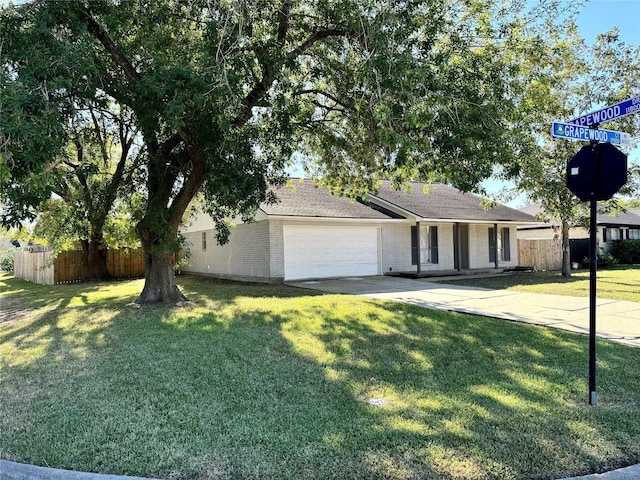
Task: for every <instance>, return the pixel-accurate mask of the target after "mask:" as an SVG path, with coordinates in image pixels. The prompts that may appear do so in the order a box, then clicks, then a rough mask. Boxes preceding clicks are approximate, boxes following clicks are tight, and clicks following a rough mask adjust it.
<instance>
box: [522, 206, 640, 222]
mask: <svg viewBox="0 0 640 480" xmlns="http://www.w3.org/2000/svg"><path fill="white" fill-rule="evenodd" d="M520 211H521V212H526V213H530V214H532V215H536V214H537V213H539V212H541V211H542V209H541V207H540V204H538V203H534V204H532V205H527V206H526V207H524V208H522V209H520ZM596 222H597V224H598V225H604V226H611V227H635V228H640V210H629V211H627V212H620V213H619V214H618V215H615V216H611V215H603V214H598V216H597V219H596ZM546 223H547V224H553V225H556V224H557V225H559V224H560V222H559V221H558V220H555V219H550V220H548V221H547V222H546Z"/></svg>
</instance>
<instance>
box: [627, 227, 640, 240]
mask: <svg viewBox="0 0 640 480" xmlns="http://www.w3.org/2000/svg"><path fill="white" fill-rule="evenodd" d="M627 238H629V239H630V240H640V228H630V229H629V236H628V237H627Z"/></svg>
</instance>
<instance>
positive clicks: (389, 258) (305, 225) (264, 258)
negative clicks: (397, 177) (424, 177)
mask: <svg viewBox="0 0 640 480" xmlns="http://www.w3.org/2000/svg"><path fill="white" fill-rule="evenodd" d="M425 186H426V185H425V184H423V183H417V182H416V183H412V184H411V185H410V187H411V188H410V190H409V191H395V190H393V189H391V187H390V184H389V182H382V185H381V187H380V189H379V190H378V192H377V193H376V194H375V195H368V196H367V198H366V199H359V200H358V201H352V200H350V199H348V198H345V197H338V196H333V195H331V194H330V193H329V192H328V191H327V190H326V189H322V188H316V187H315V185H314V184H313V182H312V181H311V180H305V181H300V180H297V179H293V180H292V182H291V185H290V186H286V187H281V188H277V189H276V190H275V192H276V195H277V196H278V198H279V202H278V203H276V204H273V205H266V204H265V205H262V206H261V207H260V208H259V209H258V211H257V212H256V214H255V217H254V221H253V222H252V223H242V222H238V224H237V225H236V226H235V227H234V228H232V231H231V235H230V237H229V242H228V243H227V244H226V245H223V246H220V245H218V244H217V243H216V240H215V230H214V223H213V221H212V219H211V218H209V217H208V216H207V215H199V216H198V217H197V218H195V219H194V220H193V221H192V222H191V223H190V224H189V225H188V226H185V227H184V228H183V229H182V230H181V233H182V235H183V236H184V237H185V238H186V239H187V242H188V244H189V245H190V248H189V250H190V257H189V260H188V264H187V265H185V266H183V267H181V270H182V271H184V272H189V273H194V274H201V275H208V276H212V277H218V278H230V279H235V280H248V281H259V282H280V281H283V280H284V281H289V280H302V279H313V278H331V277H348V276H366V275H381V274H396V273H400V272H413V273H414V274H425V273H428V272H431V273H434V272H444V271H452V270H468V269H487V268H506V267H515V266H517V264H518V258H517V245H516V226H517V225H521V224H532V223H535V222H536V220H535V219H534V218H533V217H531V216H530V215H527V214H525V213H522V212H520V211H518V210H515V209H512V208H509V207H506V206H504V205H498V206H496V207H495V208H490V209H485V208H483V206H482V200H481V198H480V197H478V196H476V195H473V194H469V193H462V192H460V191H459V190H457V189H455V188H453V187H450V186H447V185H442V184H433V185H430V186H429V187H428V192H427V193H426V194H425V193H424V189H425Z"/></svg>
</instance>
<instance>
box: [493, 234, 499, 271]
mask: <svg viewBox="0 0 640 480" xmlns="http://www.w3.org/2000/svg"><path fill="white" fill-rule="evenodd" d="M493 247H494V248H495V268H496V269H497V268H498V264H499V260H500V259H499V258H498V224H497V223H494V224H493Z"/></svg>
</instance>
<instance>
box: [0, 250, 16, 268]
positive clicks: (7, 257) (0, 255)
mask: <svg viewBox="0 0 640 480" xmlns="http://www.w3.org/2000/svg"><path fill="white" fill-rule="evenodd" d="M0 270H2V271H4V272H13V252H11V251H5V252H0Z"/></svg>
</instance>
